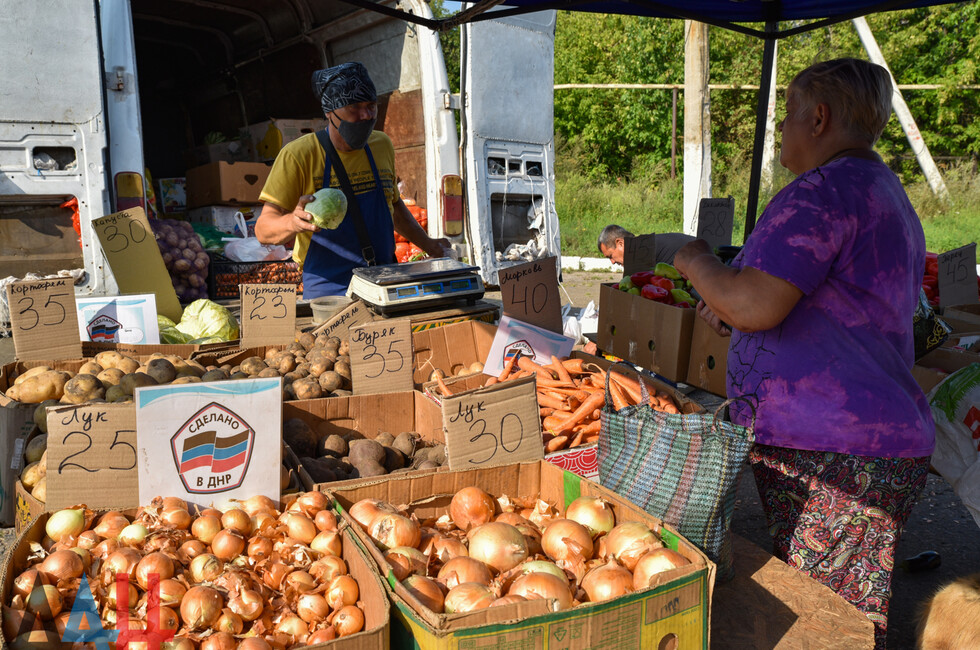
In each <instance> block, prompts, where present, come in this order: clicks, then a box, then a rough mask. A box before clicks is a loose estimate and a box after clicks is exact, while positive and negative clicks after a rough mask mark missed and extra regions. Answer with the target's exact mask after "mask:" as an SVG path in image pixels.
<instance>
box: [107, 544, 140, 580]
mask: <svg viewBox="0 0 980 650" xmlns="http://www.w3.org/2000/svg"><path fill="white" fill-rule="evenodd" d="M142 559H143V556H142V555H140V552H139V551H137V550H136V549H135V548H121V549H119V550H118V551H116V552H114V553H113V554H112V555H110V556H109V557H107V558H106V560H105V563H103V565H102V572H103V573H104V574H106V575H108V576H110V577H114V576H115V575H116V574H117V573H128V574H132V573H133V571H135V570H136V565H137V564H139V561H140V560H142Z"/></svg>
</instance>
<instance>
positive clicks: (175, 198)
mask: <svg viewBox="0 0 980 650" xmlns="http://www.w3.org/2000/svg"><path fill="white" fill-rule="evenodd" d="M186 186H187V179H186V178H183V177H178V178H160V179H157V188H158V190H159V191H158V192H157V196H158V197H159V199H160V209H161V210H163V212H164V214H173V213H176V212H183V211H184V210H186V209H187V189H186Z"/></svg>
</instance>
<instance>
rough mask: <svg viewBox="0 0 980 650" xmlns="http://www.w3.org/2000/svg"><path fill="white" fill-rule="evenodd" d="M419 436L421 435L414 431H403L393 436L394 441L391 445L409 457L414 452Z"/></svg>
mask: <svg viewBox="0 0 980 650" xmlns="http://www.w3.org/2000/svg"><path fill="white" fill-rule="evenodd" d="M420 438H421V436H420V435H419V434H417V433H415V432H414V431H405V432H404V433H399V434H398V435H397V436H396V437H395V441H394V442H393V443H392V444H391V446H392V447H393V448H395V449H397V450H398V451H400V452H402V453H403V454H404V455H405V456H408V457H409V458H411V457H412V455H413V454H414V453H415V448H416V447H417V446H418V444H419V439H420Z"/></svg>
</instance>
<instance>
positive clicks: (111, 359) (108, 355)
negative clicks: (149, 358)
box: [95, 350, 140, 374]
mask: <svg viewBox="0 0 980 650" xmlns="http://www.w3.org/2000/svg"><path fill="white" fill-rule="evenodd" d="M95 362H96V363H97V364H99V365H100V366H102V367H103V368H119V369H120V370H122V371H123V373H125V374H129V373H131V372H136V369H137V368H139V367H140V362H139V361H137V360H136V359H134V358H132V357H128V356H126V355H125V354H122V353H121V352H118V351H116V350H105V351H103V352H99V353H98V354H97V355H95Z"/></svg>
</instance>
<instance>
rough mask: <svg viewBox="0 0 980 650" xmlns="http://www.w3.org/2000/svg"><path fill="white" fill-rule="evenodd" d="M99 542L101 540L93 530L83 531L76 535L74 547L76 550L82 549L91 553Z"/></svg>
mask: <svg viewBox="0 0 980 650" xmlns="http://www.w3.org/2000/svg"><path fill="white" fill-rule="evenodd" d="M100 541H102V538H101V537H99V534H98V533H96V532H95V531H94V530H83V531H82V532H81V533H79V534H78V540H77V541H76V543H75V546H76V547H77V548H84V549H86V550H89V551H91V550H92V549H93V548H95V547H96V546H97V545H98V543H99V542H100Z"/></svg>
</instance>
